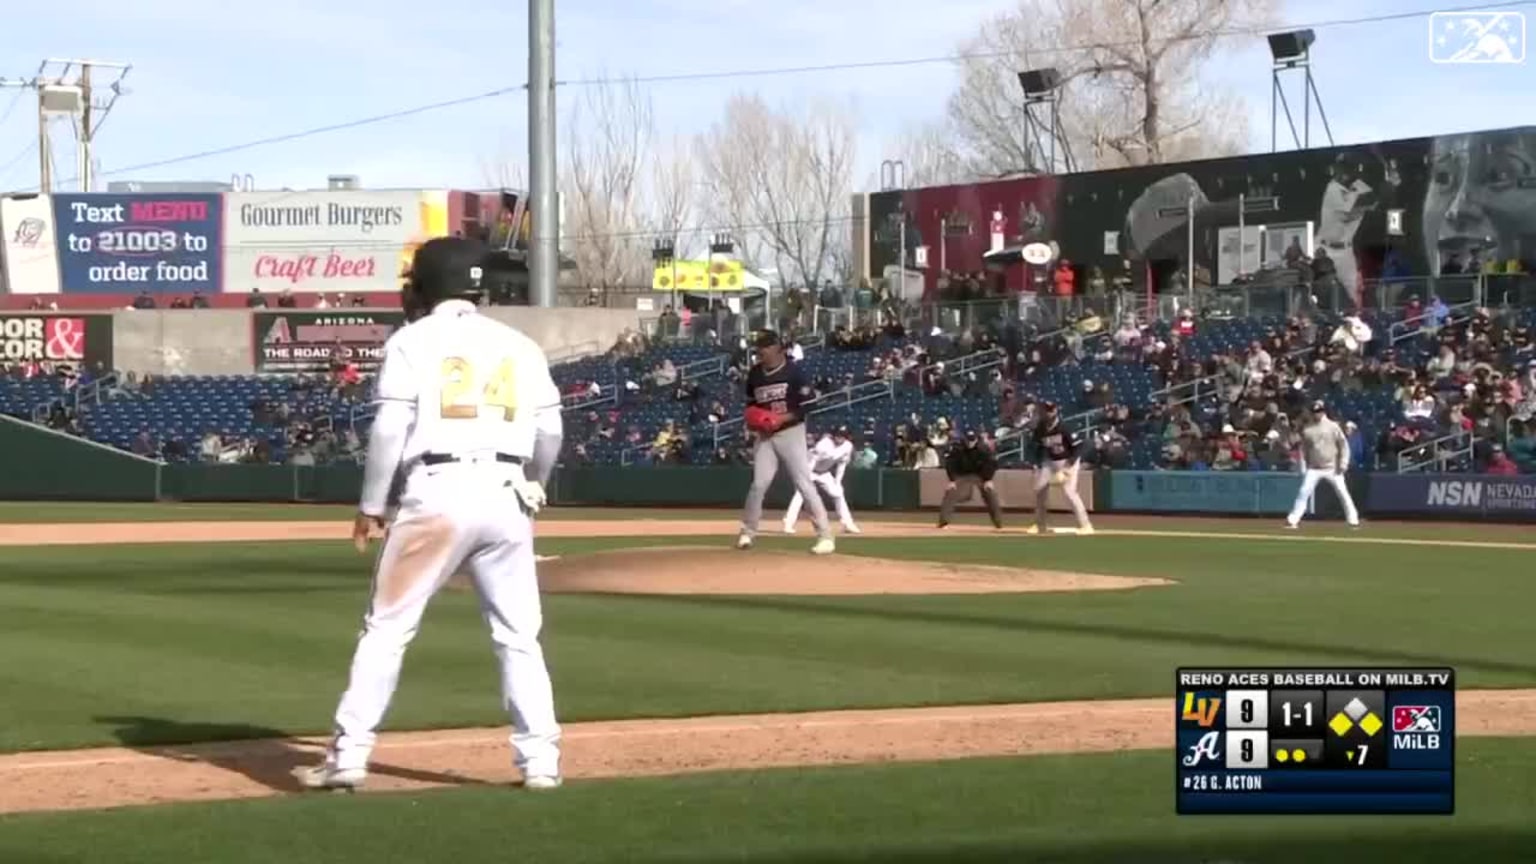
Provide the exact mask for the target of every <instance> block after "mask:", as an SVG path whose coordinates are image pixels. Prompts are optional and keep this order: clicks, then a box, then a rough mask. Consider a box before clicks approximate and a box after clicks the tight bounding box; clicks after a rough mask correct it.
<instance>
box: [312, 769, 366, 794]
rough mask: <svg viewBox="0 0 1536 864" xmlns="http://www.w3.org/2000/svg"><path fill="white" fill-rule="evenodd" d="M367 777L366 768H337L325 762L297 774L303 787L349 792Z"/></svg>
mask: <svg viewBox="0 0 1536 864" xmlns="http://www.w3.org/2000/svg"><path fill="white" fill-rule="evenodd" d="M367 779H368V770H367V769H366V768H337V767H336V766H334V765H332V764H330V763H329V762H327V763H326V764H324V765H316V766H315V767H313V768H309V769H307V770H305V771H304V772H303V773H302V774H300V775H299V783H300V785H302V786H303V787H304V788H305V789H330V790H332V791H336V792H351V791H353V790H355V789H357V788H358V787H359V786H362V785H363V783H364V781H366V780H367Z"/></svg>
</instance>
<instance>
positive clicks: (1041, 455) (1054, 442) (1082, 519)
mask: <svg viewBox="0 0 1536 864" xmlns="http://www.w3.org/2000/svg"><path fill="white" fill-rule="evenodd" d="M1042 408H1043V409H1044V411H1045V413H1044V415H1043V416H1041V418H1040V422H1039V423H1037V424H1035V434H1034V445H1035V524H1033V525H1031V526H1029V527H1028V528H1026V529H1025V531H1026V533H1029V534H1040V533H1042V532H1044V531H1045V530H1046V524H1045V519H1046V508H1047V505H1048V503H1049V501H1050V497H1051V486H1052V484H1056V485H1059V486H1061V493H1062V494H1063V495H1065V496H1067V503H1068V504H1070V505H1071V506H1072V515H1073V516H1075V517H1077V533H1079V534H1092V533H1093V524H1092V523H1090V522H1089V521H1088V508H1087V507H1085V506H1083V497H1082V496H1081V495H1079V494H1077V472H1078V469H1079V468H1081V467H1082V456H1081V454H1080V453H1079V451H1080V450H1081V444H1080V442H1079V441H1078V440H1077V436H1076V435H1075V434H1073V433H1072V431H1071V430H1070V429H1068V428H1067V427H1065V426H1063V425H1062V423H1061V410H1060V409H1059V408H1057V407H1056V405H1055V404H1054V403H1051V402H1047V403H1045V405H1044V406H1042Z"/></svg>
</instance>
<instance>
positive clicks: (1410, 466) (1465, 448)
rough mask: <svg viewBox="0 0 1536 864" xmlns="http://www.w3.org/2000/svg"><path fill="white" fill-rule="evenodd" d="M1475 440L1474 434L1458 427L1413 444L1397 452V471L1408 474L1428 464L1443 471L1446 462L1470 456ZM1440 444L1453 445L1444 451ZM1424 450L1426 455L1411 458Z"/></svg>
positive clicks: (1476, 440) (1475, 444)
mask: <svg viewBox="0 0 1536 864" xmlns="http://www.w3.org/2000/svg"><path fill="white" fill-rule="evenodd" d="M1477 442H1478V438H1477V436H1476V435H1473V434H1472V433H1471V432H1468V431H1467V430H1465V429H1458V430H1457V431H1455V432H1452V433H1450V434H1447V435H1441V436H1440V437H1439V438H1435V439H1432V440H1430V441H1424V442H1421V443H1419V444H1415V445H1414V446H1413V447H1410V448H1409V449H1407V450H1404V451H1403V452H1401V453H1399V454H1397V473H1399V474H1409V473H1412V472H1414V471H1422V470H1424V469H1425V468H1428V467H1430V466H1434V467H1435V468H1437V469H1438V472H1439V473H1444V471H1445V465H1446V464H1447V463H1449V462H1451V461H1453V460H1455V459H1460V458H1462V457H1464V456H1471V455H1472V453H1473V451H1474V450H1475V449H1476V447H1477ZM1442 445H1453V446H1454V449H1452V450H1450V451H1444V450H1442V449H1441V448H1442ZM1426 450H1427V451H1428V455H1427V456H1426V457H1425V458H1423V459H1417V460H1416V459H1413V458H1412V455H1413V454H1414V453H1424V452H1425V451H1426Z"/></svg>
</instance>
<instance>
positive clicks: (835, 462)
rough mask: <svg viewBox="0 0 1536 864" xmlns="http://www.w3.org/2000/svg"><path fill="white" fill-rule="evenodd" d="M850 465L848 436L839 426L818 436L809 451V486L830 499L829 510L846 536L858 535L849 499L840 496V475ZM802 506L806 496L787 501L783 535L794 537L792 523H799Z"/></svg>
mask: <svg viewBox="0 0 1536 864" xmlns="http://www.w3.org/2000/svg"><path fill="white" fill-rule="evenodd" d="M852 461H853V441H852V439H851V438H850V437H849V435H848V427H847V426H839V427H837V428H836V429H834V430H832V432H831V433H830V434H827V435H823V436H821V438H819V439H817V441H816V446H815V447H812V448H811V482H812V483H814V484H816V488H817V489H818V490H820V491H821V493H822V494H825V495H826V496H827V498H829V499H831V501H832V506H833V507H834V508H835V509H836V510H837V519H838V521H839V522H841V523H843V530H844V531H846V532H848V533H849V534H858V533H860V531H859V526H858V525H857V524H856V523H855V522H854V521H853V511H852V510H850V509H849V508H848V496H846V495H844V494H843V473H844V472H846V471H847V470H848V463H850V462H852ZM804 504H805V496H803V495H801V494H800V493H799V492H796V493H795V497H793V498H791V499H789V507H788V509H786V510H785V511H784V533H785V534H793V533H795V522H796V521H798V520H799V519H800V508H801V506H803V505H804Z"/></svg>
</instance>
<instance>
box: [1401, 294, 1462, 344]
mask: <svg viewBox="0 0 1536 864" xmlns="http://www.w3.org/2000/svg"><path fill="white" fill-rule="evenodd" d="M1445 309H1446V315H1445V323H1444V324H1442V325H1440V326H1442V327H1448V326H1450V325H1452V324H1460V323H1461V322H1463V321H1466V320H1468V319H1470V318H1471V317H1472V314H1473V313H1475V312H1476V311H1477V303H1476V302H1473V301H1468V302H1466V303H1457V304H1455V305H1454V306H1446V307H1445ZM1463 313H1466V314H1463ZM1430 317H1431V316H1430V313H1429V312H1421V313H1419V314H1418V315H1414V316H1412V317H1410V318H1404V319H1403V320H1401V321H1394V322H1392V325H1391V326H1390V327H1388V328H1387V339H1388V344H1391V345H1396V344H1397V343H1399V342H1401V341H1403V340H1404V339H1412V338H1413V337H1415V336H1417V335H1419V334H1420V333H1422V332H1424V322H1425V321H1428V320H1429V319H1430Z"/></svg>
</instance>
